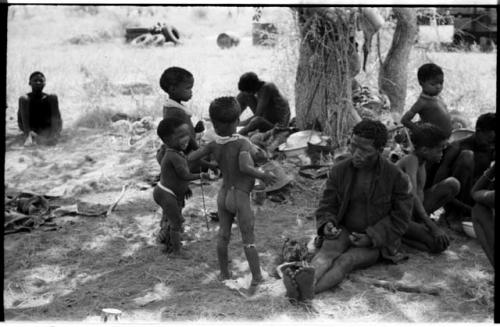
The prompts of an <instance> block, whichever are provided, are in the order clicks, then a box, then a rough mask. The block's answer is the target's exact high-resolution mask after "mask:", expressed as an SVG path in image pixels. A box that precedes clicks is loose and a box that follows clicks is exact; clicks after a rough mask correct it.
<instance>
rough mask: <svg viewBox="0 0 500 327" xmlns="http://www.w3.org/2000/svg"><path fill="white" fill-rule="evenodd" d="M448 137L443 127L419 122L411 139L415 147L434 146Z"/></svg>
mask: <svg viewBox="0 0 500 327" xmlns="http://www.w3.org/2000/svg"><path fill="white" fill-rule="evenodd" d="M447 138H448V137H447V135H446V133H445V132H444V131H443V130H442V129H440V128H439V127H437V126H436V125H434V124H431V123H418V124H417V125H416V128H414V129H413V130H412V133H411V135H410V140H411V142H412V143H413V146H414V147H415V149H418V148H421V147H424V146H425V147H427V148H434V147H436V146H438V145H439V143H441V142H443V141H445V140H446V139H447Z"/></svg>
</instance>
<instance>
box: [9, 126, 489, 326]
mask: <svg viewBox="0 0 500 327" xmlns="http://www.w3.org/2000/svg"><path fill="white" fill-rule="evenodd" d="M66 133H67V134H66V136H65V139H64V140H63V141H62V142H61V143H60V144H59V145H58V146H56V147H52V148H38V149H26V148H22V147H19V146H16V145H12V146H9V147H8V148H7V153H6V166H5V180H6V183H7V187H8V188H17V189H22V190H31V191H35V192H40V193H42V194H47V193H51V194H57V195H61V196H64V197H66V198H69V199H73V200H76V199H81V200H84V201H88V202H95V203H101V204H111V203H112V202H113V201H114V200H115V199H116V198H117V196H118V195H119V194H120V192H121V188H122V186H123V185H125V184H128V185H129V189H128V190H127V192H126V194H125V196H124V198H123V199H122V200H121V201H120V203H119V204H118V206H117V208H116V210H115V211H114V212H113V213H112V214H111V215H109V216H108V217H105V218H104V217H99V218H92V217H79V216H77V217H70V216H64V217H61V218H57V219H56V222H57V224H58V230H56V231H46V232H43V231H40V230H35V231H33V232H31V233H18V234H12V235H5V244H4V247H5V263H4V264H5V266H4V268H5V280H4V285H5V290H4V307H5V317H6V319H7V320H8V321H14V320H16V321H17V320H36V321H39V320H50V321H54V320H71V321H98V320H99V315H100V312H101V309H102V308H108V307H109V308H118V309H120V310H122V311H123V312H124V314H123V316H122V321H149V322H152V321H153V322H156V321H161V320H198V319H208V320H261V319H265V320H286V319H290V318H291V319H294V320H296V319H333V320H336V321H370V322H373V321H383V322H385V321H412V322H413V321H416V322H436V321H440V322H442V321H476V322H482V321H490V322H491V321H492V319H493V299H492V296H493V276H494V272H493V269H492V268H491V267H490V265H489V263H488V261H487V259H486V257H485V255H484V254H483V251H482V250H481V248H480V246H479V244H478V243H477V241H475V240H471V239H467V238H466V237H465V236H461V235H458V234H456V233H452V232H450V233H451V235H452V239H453V240H452V245H451V246H450V248H449V249H448V250H447V251H445V252H444V253H442V254H441V255H438V256H434V255H428V254H425V253H419V252H415V251H412V250H411V249H407V251H408V252H409V253H410V259H409V260H408V261H406V262H404V263H402V264H399V265H382V264H379V265H376V266H374V267H372V268H369V269H367V270H362V271H358V272H355V273H353V274H352V275H351V276H350V277H349V278H347V279H346V280H345V281H344V282H343V283H341V284H340V285H339V286H338V287H337V288H335V289H334V290H333V291H332V292H325V293H323V294H320V295H319V296H317V297H316V298H315V300H314V306H315V308H316V309H317V310H318V311H319V313H310V312H307V311H305V310H304V309H302V308H298V307H295V306H293V305H291V304H290V303H288V302H287V301H286V299H285V298H284V292H285V290H284V287H283V286H282V283H281V281H280V280H276V279H274V278H273V277H271V276H268V278H267V281H266V283H265V284H264V286H263V287H262V290H261V293H260V295H259V296H257V297H256V298H255V299H252V300H250V301H249V300H246V299H243V298H242V297H241V296H240V295H238V294H237V293H236V292H235V291H234V290H233V289H232V288H235V287H238V286H246V285H248V282H249V278H250V275H249V270H248V265H247V263H246V260H245V257H244V254H243V250H242V247H241V237H240V235H239V233H238V231H237V229H234V233H233V238H232V240H231V245H230V257H231V259H232V268H233V271H234V273H235V278H236V279H235V280H234V281H232V282H230V283H227V285H224V284H222V283H220V282H218V281H217V279H216V276H217V260H216V255H215V242H216V241H215V236H216V233H217V224H216V223H214V222H210V230H207V228H206V224H205V221H204V220H203V219H202V218H201V212H202V206H201V202H202V201H201V193H200V188H199V187H196V186H193V192H194V197H193V198H192V199H191V200H189V201H188V205H187V206H186V208H185V211H184V213H185V217H186V220H187V221H186V226H187V227H188V228H187V230H186V233H187V234H188V236H189V237H190V238H192V240H190V241H186V244H185V247H186V249H187V253H188V256H189V258H188V259H176V260H172V259H170V258H169V257H167V256H165V255H163V254H162V253H161V252H160V250H159V248H158V246H157V245H156V244H155V242H154V235H155V233H156V232H157V230H158V228H159V227H158V225H159V220H160V214H159V211H158V208H157V206H156V204H155V203H154V202H153V200H152V196H151V189H150V188H149V189H147V188H146V187H145V184H147V181H148V180H150V179H151V178H153V177H154V175H156V174H158V172H159V167H158V165H157V163H156V161H155V158H154V155H155V151H156V148H157V146H158V145H159V144H158V143H157V141H156V140H155V137H154V133H153V132H150V133H149V134H147V135H145V136H144V137H143V139H141V140H139V141H138V142H137V143H135V145H133V146H130V145H129V138H128V136H126V135H120V134H112V133H109V132H102V131H93V130H85V129H80V130H69V131H67V132H66ZM70 134H71V136H70ZM155 142H156V143H155ZM30 168H34V169H30ZM29 170H31V171H32V172H29ZM291 171H292V172H293V171H296V169H295V170H293V169H292V170H291ZM296 182H297V184H296V185H295V186H294V187H292V188H291V189H290V194H289V196H288V197H287V199H288V201H287V203H285V204H276V203H273V202H270V201H268V200H266V202H265V204H264V205H262V206H259V207H256V217H257V222H256V239H257V248H258V250H259V252H260V255H261V262H262V267H263V269H264V271H265V272H266V274H267V275H269V274H270V273H271V272H272V270H273V268H274V258H275V256H276V254H277V253H278V252H279V250H280V247H281V244H282V239H283V238H284V237H285V236H289V237H293V238H303V239H306V240H309V239H310V237H311V236H312V235H313V234H314V221H313V220H311V219H310V214H311V213H312V212H313V210H314V207H315V206H316V203H317V198H318V196H319V194H320V190H321V187H322V183H323V181H321V180H320V181H310V180H305V179H302V178H300V177H298V178H297V180H296ZM204 191H205V192H204V193H205V196H206V200H207V201H206V205H207V209H208V210H213V209H215V203H214V198H215V194H216V192H217V183H212V184H211V185H210V186H206V187H205V189H204ZM359 277H373V278H376V279H383V280H390V281H404V282H407V283H414V284H420V285H433V286H436V287H439V288H440V289H441V293H440V295H438V296H435V295H428V294H417V293H405V292H392V291H390V290H387V289H384V288H380V287H374V286H372V285H370V284H367V283H363V282H359V281H358V280H357V279H356V278H359Z"/></svg>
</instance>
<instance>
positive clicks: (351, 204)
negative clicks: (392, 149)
mask: <svg viewBox="0 0 500 327" xmlns="http://www.w3.org/2000/svg"><path fill="white" fill-rule="evenodd" d="M386 142H387V129H386V127H385V126H384V125H383V124H382V123H381V122H379V121H374V120H367V119H365V120H362V121H361V122H359V123H358V124H356V125H355V126H354V128H353V132H352V138H351V141H350V152H351V153H352V156H351V157H350V158H347V159H345V160H342V161H341V162H339V163H337V164H335V165H334V166H333V167H332V168H331V170H330V174H329V177H328V179H327V182H326V187H325V190H324V191H323V196H322V198H321V200H320V202H319V206H318V209H317V210H316V214H315V215H316V227H317V234H318V237H319V238H320V239H321V242H319V243H321V245H320V248H319V251H318V252H317V254H316V255H315V256H314V258H313V259H312V261H311V265H312V266H313V267H314V268H315V270H316V271H315V280H316V281H315V293H320V292H323V291H326V290H328V289H330V288H332V287H334V286H336V285H337V284H339V283H340V282H341V281H342V280H343V279H344V278H345V277H346V275H347V274H349V273H350V272H351V271H353V270H354V269H360V268H365V267H369V266H371V265H373V264H375V263H376V262H378V261H379V259H380V258H384V259H388V260H391V261H393V262H397V261H398V260H399V259H401V253H399V252H398V249H399V245H400V244H401V237H402V236H403V234H404V233H405V232H406V229H407V228H408V223H409V221H410V217H411V210H412V204H413V197H412V194H411V192H410V185H409V182H408V178H407V177H406V176H405V175H404V173H403V172H402V171H401V170H400V169H399V168H397V167H396V166H395V165H394V164H392V163H391V162H389V161H388V160H387V159H385V158H384V157H383V156H382V155H381V153H382V150H383V148H384V145H385V144H386Z"/></svg>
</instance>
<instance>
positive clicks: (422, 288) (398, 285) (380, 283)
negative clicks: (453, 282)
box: [351, 276, 441, 295]
mask: <svg viewBox="0 0 500 327" xmlns="http://www.w3.org/2000/svg"><path fill="white" fill-rule="evenodd" d="M351 280H353V281H355V282H361V283H367V284H372V285H373V286H377V287H383V288H385V289H388V290H390V291H393V292H395V291H401V292H408V293H426V294H430V295H439V293H440V291H441V289H440V288H439V287H434V286H426V285H411V284H406V283H404V282H401V281H395V282H390V281H386V280H379V279H374V278H368V277H359V276H353V277H352V278H351Z"/></svg>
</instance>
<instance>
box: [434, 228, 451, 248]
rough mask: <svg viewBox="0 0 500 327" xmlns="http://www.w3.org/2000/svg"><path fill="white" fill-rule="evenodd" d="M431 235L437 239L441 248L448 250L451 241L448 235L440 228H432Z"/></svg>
mask: <svg viewBox="0 0 500 327" xmlns="http://www.w3.org/2000/svg"><path fill="white" fill-rule="evenodd" d="M431 234H432V235H433V236H434V237H435V238H436V239H437V242H438V244H439V247H440V248H442V249H446V248H447V247H448V245H450V239H449V238H448V235H446V233H445V232H444V231H443V230H442V229H440V228H439V227H437V226H435V227H432V228H431Z"/></svg>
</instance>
